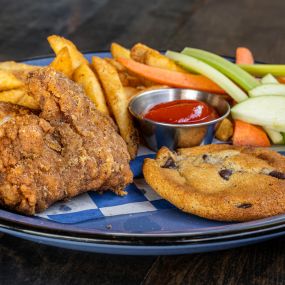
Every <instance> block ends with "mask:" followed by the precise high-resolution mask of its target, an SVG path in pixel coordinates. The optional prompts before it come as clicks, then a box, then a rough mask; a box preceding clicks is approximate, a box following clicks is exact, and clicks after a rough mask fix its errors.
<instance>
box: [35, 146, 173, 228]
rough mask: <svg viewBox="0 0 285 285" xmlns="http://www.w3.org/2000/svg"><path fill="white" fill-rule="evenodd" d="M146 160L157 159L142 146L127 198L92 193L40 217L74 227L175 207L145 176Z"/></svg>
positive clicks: (50, 210)
mask: <svg viewBox="0 0 285 285" xmlns="http://www.w3.org/2000/svg"><path fill="white" fill-rule="evenodd" d="M146 157H154V153H153V152H151V151H150V150H149V149H147V148H145V147H141V148H140V150H139V155H138V156H137V158H136V159H135V160H133V161H131V169H132V171H133V173H134V177H135V179H134V183H132V184H130V185H129V186H127V188H126V191H127V192H128V194H127V195H125V196H117V195H116V194H114V193H113V192H111V191H108V192H104V193H103V194H99V193H97V192H91V191H90V192H88V193H84V194H81V195H79V196H77V197H74V198H72V199H71V200H69V201H66V202H58V203H55V204H54V205H52V206H51V207H50V208H49V209H47V210H46V211H45V212H43V213H41V214H38V216H39V217H41V218H46V219H49V220H53V221H55V222H58V223H66V224H70V223H78V222H84V221H87V220H90V219H98V218H103V217H110V216H118V215H126V214H136V213H143V212H153V211H159V210H162V209H170V208H173V206H172V205H171V204H170V203H168V202H167V201H165V200H163V199H162V198H161V197H160V196H158V195H157V194H156V193H155V192H154V190H152V189H151V188H150V187H149V186H148V185H147V184H146V182H145V180H144V178H143V177H142V164H143V161H144V158H146Z"/></svg>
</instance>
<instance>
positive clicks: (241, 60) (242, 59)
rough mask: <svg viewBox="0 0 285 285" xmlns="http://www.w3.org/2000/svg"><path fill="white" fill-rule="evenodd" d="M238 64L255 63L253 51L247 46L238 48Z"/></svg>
mask: <svg viewBox="0 0 285 285" xmlns="http://www.w3.org/2000/svg"><path fill="white" fill-rule="evenodd" d="M236 64H254V58H253V55H252V53H251V51H250V50H249V49H248V48H245V47H238V48H237V49H236Z"/></svg>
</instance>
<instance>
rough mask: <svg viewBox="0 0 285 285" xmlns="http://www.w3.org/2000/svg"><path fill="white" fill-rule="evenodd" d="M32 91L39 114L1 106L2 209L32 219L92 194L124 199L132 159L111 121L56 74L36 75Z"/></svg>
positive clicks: (42, 71) (29, 78)
mask: <svg viewBox="0 0 285 285" xmlns="http://www.w3.org/2000/svg"><path fill="white" fill-rule="evenodd" d="M26 88H27V90H28V92H29V94H30V95H31V96H32V97H34V98H35V100H36V101H37V102H38V103H39V106H40V109H41V111H40V112H39V114H35V113H32V112H30V111H28V110H27V109H25V108H22V107H16V106H13V105H11V104H9V103H1V104H0V117H1V118H2V123H0V204H1V205H3V206H5V207H8V208H10V209H12V210H15V211H18V212H21V213H24V214H28V215H32V214H35V213H36V212H41V211H43V210H45V209H46V208H48V207H49V205H51V204H53V203H54V202H56V201H59V200H62V199H68V198H71V197H73V196H76V195H78V194H80V193H82V192H86V191H88V190H100V191H104V190H107V189H110V190H112V191H114V192H115V193H117V194H124V188H125V186H126V185H127V184H128V183H130V182H131V181H132V173H131V170H130V168H129V160H130V157H129V154H128V151H127V146H126V144H125V142H124V141H123V139H122V138H121V137H120V135H119V134H118V133H117V131H116V127H115V125H114V123H113V122H112V120H111V118H109V117H107V116H105V115H103V114H101V113H100V112H99V111H97V110H95V108H94V105H93V104H92V102H91V101H90V100H89V99H88V98H87V96H86V95H85V94H84V92H83V90H82V88H81V87H80V86H79V85H77V84H76V83H74V82H73V81H71V80H69V79H68V78H66V77H64V76H63V75H62V74H60V73H57V72H56V71H55V70H53V69H51V68H41V69H39V70H36V71H32V72H30V73H29V74H28V75H27V78H26ZM3 118H4V119H3ZM5 118H6V119H5Z"/></svg>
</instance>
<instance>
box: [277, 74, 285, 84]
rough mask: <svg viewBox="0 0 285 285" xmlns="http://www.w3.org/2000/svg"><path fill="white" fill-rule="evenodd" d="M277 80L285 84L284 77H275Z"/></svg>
mask: <svg viewBox="0 0 285 285" xmlns="http://www.w3.org/2000/svg"><path fill="white" fill-rule="evenodd" d="M277 80H278V81H279V82H280V83H285V76H280V77H277Z"/></svg>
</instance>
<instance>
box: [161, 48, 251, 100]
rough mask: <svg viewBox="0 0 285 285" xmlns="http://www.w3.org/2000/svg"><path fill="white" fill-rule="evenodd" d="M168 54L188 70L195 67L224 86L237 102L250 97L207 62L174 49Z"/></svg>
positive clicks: (167, 54) (167, 53)
mask: <svg viewBox="0 0 285 285" xmlns="http://www.w3.org/2000/svg"><path fill="white" fill-rule="evenodd" d="M166 56H167V57H169V58H171V59H173V60H174V61H176V62H178V64H180V65H181V66H183V67H184V68H186V69H187V70H188V69H190V70H192V69H193V70H195V71H196V72H198V73H200V74H202V75H204V76H206V77H208V78H209V79H211V80H212V81H213V82H215V83H216V84H217V85H219V86H220V87H221V88H223V89H224V90H225V91H226V92H227V93H228V94H229V95H230V96H231V97H232V98H233V99H234V100H235V101H236V102H241V101H244V100H246V99H248V97H247V95H246V93H245V92H244V91H243V90H241V89H240V88H239V87H238V86H237V85H236V84H234V83H233V82H232V81H231V80H230V79H229V78H228V77H226V76H225V75H224V74H222V73H221V72H219V71H218V70H216V69H215V68H213V67H212V66H210V65H208V64H207V63H205V62H203V61H201V60H198V59H196V58H194V57H192V56H188V55H185V54H181V53H178V52H173V51H167V52H166Z"/></svg>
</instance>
